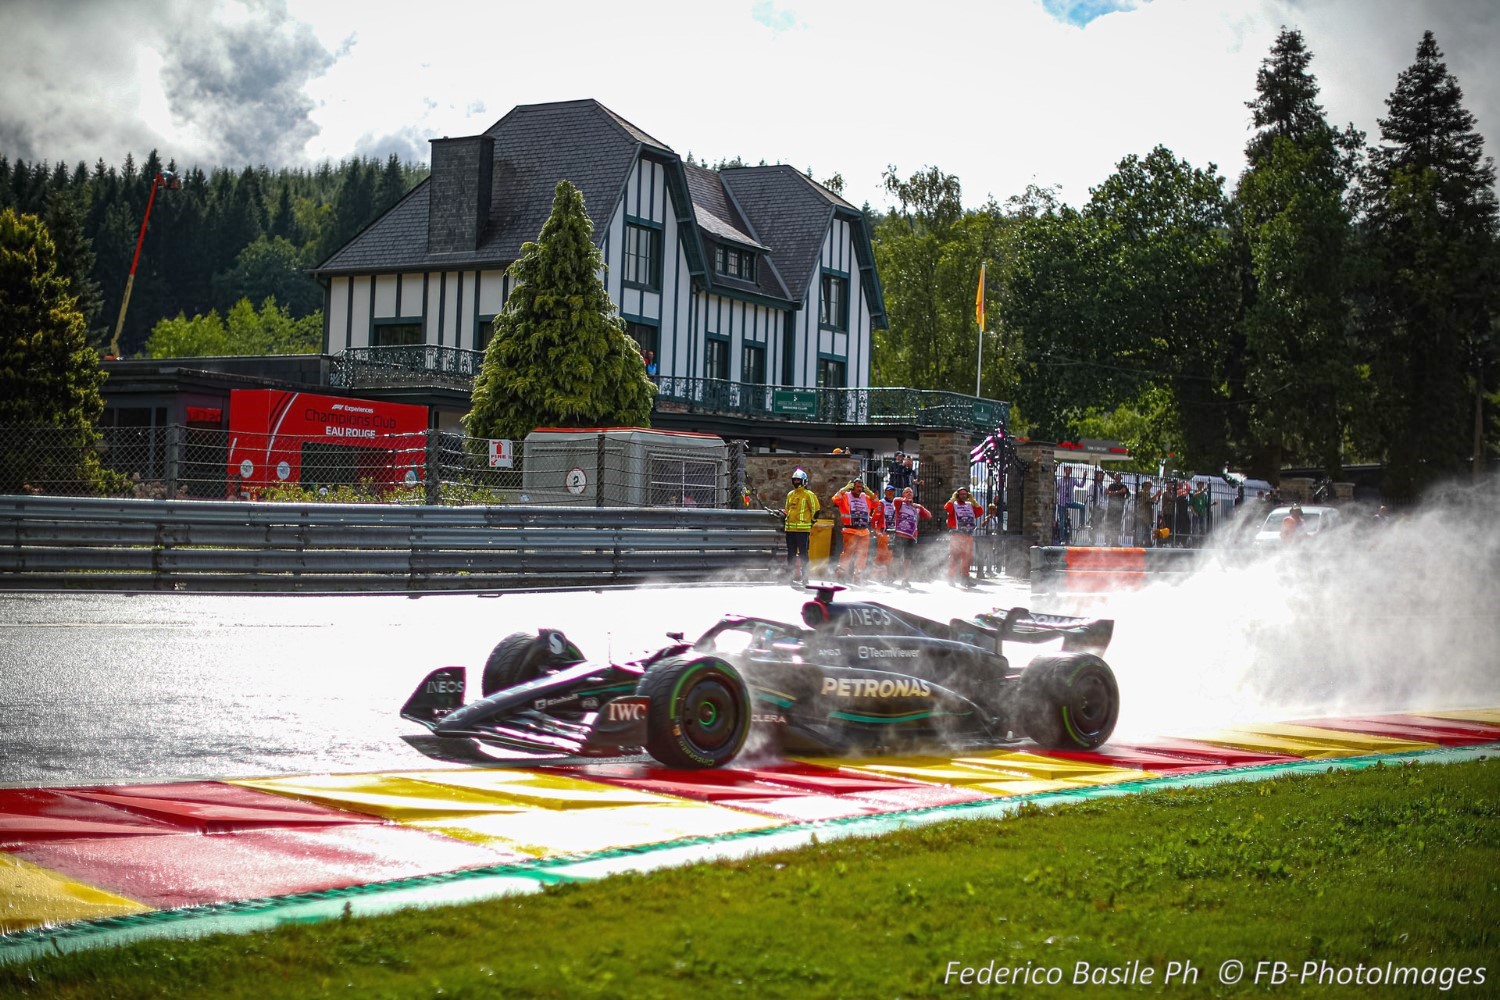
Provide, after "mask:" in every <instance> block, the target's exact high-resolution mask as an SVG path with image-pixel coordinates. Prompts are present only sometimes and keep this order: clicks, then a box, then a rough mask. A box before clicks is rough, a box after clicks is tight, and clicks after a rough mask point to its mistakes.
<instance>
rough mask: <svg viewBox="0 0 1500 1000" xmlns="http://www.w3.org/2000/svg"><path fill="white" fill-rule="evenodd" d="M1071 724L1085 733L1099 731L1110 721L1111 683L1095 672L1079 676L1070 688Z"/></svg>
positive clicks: (1069, 712) (1069, 709)
mask: <svg viewBox="0 0 1500 1000" xmlns="http://www.w3.org/2000/svg"><path fill="white" fill-rule="evenodd" d="M1069 693H1070V694H1071V696H1072V697H1070V698H1069V699H1068V716H1069V719H1068V721H1069V724H1070V725H1072V726H1073V727H1074V728H1076V729H1077V730H1079V731H1081V732H1083V733H1090V734H1091V733H1097V732H1098V731H1099V730H1100V729H1102V728H1103V727H1104V725H1105V724H1106V723H1107V722H1108V721H1109V713H1110V702H1111V698H1110V695H1109V685H1108V684H1106V683H1104V678H1103V677H1100V676H1099V675H1098V674H1095V673H1087V674H1084V675H1083V676H1082V677H1080V678H1078V680H1077V681H1075V682H1074V683H1073V684H1072V686H1071V687H1070V689H1069Z"/></svg>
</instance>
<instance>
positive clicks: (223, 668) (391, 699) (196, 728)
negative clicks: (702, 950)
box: [0, 584, 1029, 785]
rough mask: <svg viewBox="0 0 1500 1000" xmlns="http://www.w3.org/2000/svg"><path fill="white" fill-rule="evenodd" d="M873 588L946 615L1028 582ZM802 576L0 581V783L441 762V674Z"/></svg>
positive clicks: (711, 604)
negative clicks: (747, 579) (366, 585)
mask: <svg viewBox="0 0 1500 1000" xmlns="http://www.w3.org/2000/svg"><path fill="white" fill-rule="evenodd" d="M926 589H927V592H926V593H916V594H900V593H896V592H892V591H888V590H884V589H880V588H872V589H871V590H869V591H866V592H864V594H862V595H861V596H864V597H867V598H868V599H871V600H877V601H887V602H889V603H891V604H894V605H896V606H899V607H904V608H908V609H910V610H912V611H915V612H917V613H919V614H928V615H931V616H933V617H940V618H942V619H946V618H948V617H951V616H953V615H961V614H971V613H973V612H975V611H980V610H986V609H989V608H991V607H993V606H995V605H997V604H999V605H1002V606H1009V605H1010V604H1014V603H1020V604H1025V603H1026V601H1027V599H1028V597H1029V591H1027V590H1026V589H1024V588H1023V587H1020V586H1018V585H1016V584H1008V585H991V586H989V587H986V588H984V589H981V590H979V591H976V592H973V593H961V592H956V591H954V590H952V589H951V588H949V587H947V586H945V585H928V587H927V588H926ZM805 596H806V595H805V594H801V593H797V592H794V591H792V590H791V589H789V588H787V587H767V586H756V587H749V586H720V587H692V588H660V589H644V590H637V591H585V592H574V593H539V594H507V595H503V596H479V595H433V596H425V597H421V598H408V597H404V596H391V595H360V596H347V595H340V596H326V597H325V596H302V595H299V596H221V595H192V594H145V595H119V594H0V784H49V785H57V784H68V783H80V782H92V781H111V780H120V779H163V778H185V777H200V776H201V777H208V776H213V777H246V776H253V775H269V774H286V773H308V772H318V771H334V772H339V771H363V770H376V769H383V768H408V767H413V766H430V764H431V762H430V761H428V760H427V758H425V757H423V756H421V755H420V754H419V753H418V752H417V751H416V750H414V749H413V748H412V747H411V746H410V745H409V744H408V743H407V742H406V741H405V740H404V739H402V736H403V734H413V735H415V734H417V733H419V732H420V729H419V728H418V727H415V726H413V725H412V724H411V723H408V722H406V721H404V720H403V719H401V718H400V717H399V716H398V715H397V711H398V709H399V708H400V706H401V704H402V703H403V702H404V701H405V699H406V697H407V696H408V695H409V694H410V693H411V691H412V689H413V688H414V687H415V686H416V684H417V682H418V681H419V680H421V678H422V677H423V676H424V675H425V674H426V672H427V671H428V670H431V669H433V668H435V667H439V666H444V665H447V664H463V665H467V666H471V667H473V666H477V665H479V664H482V663H483V662H484V658H485V657H486V656H487V655H488V653H489V651H490V649H491V648H492V647H493V646H494V644H495V642H496V641H498V639H499V638H500V637H501V636H503V635H505V634H507V633H510V632H512V631H518V630H525V629H532V628H537V627H541V626H546V627H554V628H561V629H564V630H565V631H566V632H567V633H568V634H569V636H570V637H572V638H573V639H574V640H575V641H576V642H577V643H578V644H579V646H580V647H581V648H582V649H583V651H584V652H585V654H587V655H589V656H590V657H593V658H604V657H606V656H609V655H613V656H614V657H616V658H629V657H631V656H633V655H637V654H639V653H643V652H645V651H646V650H648V649H654V648H656V647H658V646H660V645H662V643H663V642H664V641H665V640H664V634H665V633H666V632H667V631H671V630H679V629H680V630H683V631H686V632H687V633H689V634H697V633H698V632H701V631H702V630H703V629H705V628H707V627H708V626H709V625H710V624H712V623H713V622H714V621H715V620H717V619H718V617H719V616H720V615H721V614H723V613H725V612H730V611H738V612H748V613H756V614H761V615H764V616H766V617H770V618H776V619H781V620H786V621H796V620H797V611H798V608H799V607H800V605H801V602H802V601H803V599H804V598H805Z"/></svg>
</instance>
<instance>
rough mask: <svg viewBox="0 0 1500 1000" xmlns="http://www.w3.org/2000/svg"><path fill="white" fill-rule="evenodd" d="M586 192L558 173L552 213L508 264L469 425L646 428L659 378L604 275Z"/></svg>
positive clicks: (479, 428) (485, 432)
mask: <svg viewBox="0 0 1500 1000" xmlns="http://www.w3.org/2000/svg"><path fill="white" fill-rule="evenodd" d="M592 234H593V225H592V223H590V221H589V217H588V214H587V213H586V212H585V211H584V207H583V195H582V193H581V192H580V191H579V190H578V189H577V188H576V187H574V186H573V185H572V184H571V183H570V182H568V181H566V180H562V181H558V183H557V190H556V194H555V196H554V198H553V202H552V214H551V215H550V216H549V217H548V219H547V221H546V223H544V224H543V226H542V231H541V234H540V235H539V236H538V237H537V240H536V242H535V243H527V244H526V245H525V246H523V247H522V248H521V257H520V259H519V260H517V261H516V262H515V263H514V264H512V265H511V269H510V273H511V275H512V277H514V278H515V279H516V280H517V281H518V282H519V285H518V286H517V288H516V289H515V291H513V292H512V293H511V296H510V298H509V299H508V300H507V301H506V304H505V309H504V311H503V312H501V313H500V315H498V316H496V317H495V333H494V336H493V337H492V338H491V340H490V343H489V346H488V347H487V348H486V350H485V355H484V363H483V366H482V368H481V369H480V372H479V375H478V377H476V378H475V380H474V393H473V409H471V410H470V411H469V413H468V414H467V415H466V416H465V417H464V427H465V429H466V430H467V431H468V433H469V435H470V436H471V437H475V438H510V439H512V440H521V439H524V438H525V437H526V435H527V434H528V433H530V432H531V431H532V430H533V429H535V428H537V427H544V426H547V427H595V426H614V425H621V426H635V427H644V426H646V425H647V424H648V423H649V422H650V419H651V402H652V396H653V394H654V393H655V386H654V385H653V384H652V383H651V380H650V379H649V378H647V377H646V366H645V362H644V361H643V360H642V358H641V355H640V352H639V351H638V350H637V349H636V347H635V344H634V342H633V341H632V340H631V339H630V338H629V337H628V336H627V335H626V333H625V324H624V322H623V321H622V320H621V319H620V317H619V315H618V314H617V313H616V312H615V307H614V303H612V302H611V301H610V299H609V296H608V294H607V293H606V292H605V290H604V285H603V283H602V282H601V281H600V278H599V273H600V271H601V270H602V268H603V256H602V254H601V253H600V251H599V248H598V247H596V246H595V245H594V243H593V239H592Z"/></svg>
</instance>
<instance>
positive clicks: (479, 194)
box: [427, 135, 495, 253]
mask: <svg viewBox="0 0 1500 1000" xmlns="http://www.w3.org/2000/svg"><path fill="white" fill-rule="evenodd" d="M494 170H495V140H494V139H493V138H491V137H490V136H487V135H470V136H464V137H462V138H459V139H433V140H432V180H431V182H430V184H431V190H430V192H429V194H428V201H427V252H428V253H472V252H473V251H474V250H477V249H479V241H480V240H481V239H483V238H484V227H485V223H486V221H487V220H488V219H489V217H490V187H491V182H492V178H493V176H494Z"/></svg>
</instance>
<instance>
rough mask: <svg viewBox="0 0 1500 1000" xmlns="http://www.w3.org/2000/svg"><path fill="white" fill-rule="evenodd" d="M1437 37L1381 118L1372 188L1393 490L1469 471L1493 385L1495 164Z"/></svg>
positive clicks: (1384, 414) (1370, 242) (1371, 278)
mask: <svg viewBox="0 0 1500 1000" xmlns="http://www.w3.org/2000/svg"><path fill="white" fill-rule="evenodd" d="M1442 58H1443V56H1442V52H1441V51H1440V50H1439V49H1438V46H1437V42H1436V41H1435V40H1434V38H1433V35H1432V32H1430V31H1429V32H1426V33H1425V34H1424V35H1423V36H1422V41H1421V43H1420V44H1419V45H1418V46H1417V57H1416V61H1415V62H1414V63H1413V64H1412V65H1411V66H1410V67H1409V68H1408V69H1406V70H1405V71H1403V72H1402V73H1401V75H1400V77H1399V79H1398V80H1397V82H1396V89H1395V90H1394V91H1393V92H1392V93H1391V96H1390V97H1389V98H1388V99H1387V100H1386V107H1387V108H1388V109H1389V115H1388V116H1387V117H1385V118H1382V119H1380V134H1381V143H1380V145H1378V146H1376V147H1375V148H1373V149H1371V150H1370V153H1369V168H1368V172H1367V176H1366V181H1365V190H1364V192H1363V205H1364V210H1365V214H1364V235H1365V238H1366V248H1367V253H1368V258H1369V261H1370V264H1371V267H1370V270H1369V275H1368V281H1367V283H1366V286H1365V292H1366V294H1365V297H1364V301H1365V305H1366V324H1365V325H1366V328H1367V333H1368V335H1369V337H1370V349H1371V350H1370V360H1371V368H1372V373H1373V381H1374V386H1375V390H1376V395H1375V403H1376V405H1377V407H1378V416H1379V429H1380V432H1381V437H1382V443H1383V445H1384V448H1385V458H1386V483H1385V487H1386V491H1387V492H1388V493H1389V494H1391V495H1393V496H1396V497H1410V496H1414V495H1416V494H1417V493H1419V492H1420V491H1421V490H1422V488H1423V487H1424V486H1426V485H1428V484H1429V483H1431V482H1434V481H1436V480H1438V479H1442V478H1446V477H1452V476H1456V475H1460V474H1462V473H1463V472H1464V471H1465V470H1466V469H1467V468H1468V463H1469V461H1470V459H1471V458H1472V457H1474V450H1475V448H1474V437H1475V430H1474V428H1475V426H1476V423H1477V424H1479V425H1480V426H1481V427H1482V420H1479V421H1476V419H1475V413H1476V407H1478V406H1480V405H1482V400H1483V398H1484V394H1485V391H1486V389H1485V386H1486V381H1487V379H1490V378H1492V377H1493V370H1494V361H1495V344H1494V340H1493V336H1492V328H1493V317H1494V313H1495V307H1496V293H1497V289H1496V236H1497V225H1496V218H1497V216H1496V199H1495V165H1494V161H1493V160H1492V159H1490V158H1488V157H1486V156H1484V140H1483V138H1482V137H1481V136H1480V135H1479V133H1478V132H1477V131H1475V127H1474V125H1475V122H1474V116H1473V115H1472V114H1470V113H1469V112H1468V111H1467V110H1465V108H1464V107H1463V92H1462V91H1461V90H1460V89H1459V86H1458V82H1457V80H1456V79H1455V78H1454V77H1453V76H1452V75H1450V74H1449V73H1448V68H1447V66H1446V65H1445V64H1444V63H1443V61H1442Z"/></svg>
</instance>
